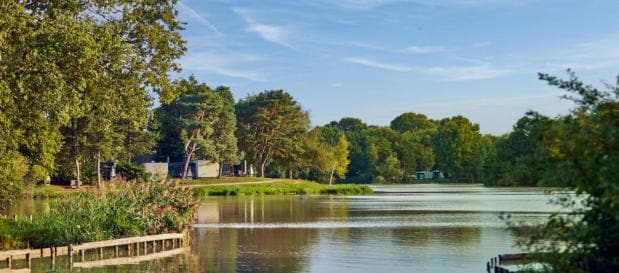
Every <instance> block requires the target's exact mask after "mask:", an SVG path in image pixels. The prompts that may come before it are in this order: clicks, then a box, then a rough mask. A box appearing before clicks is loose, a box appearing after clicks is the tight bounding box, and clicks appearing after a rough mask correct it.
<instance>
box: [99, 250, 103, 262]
mask: <svg viewBox="0 0 619 273" xmlns="http://www.w3.org/2000/svg"><path fill="white" fill-rule="evenodd" d="M99 260H103V247H100V248H99Z"/></svg>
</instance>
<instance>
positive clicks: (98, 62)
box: [0, 0, 185, 181]
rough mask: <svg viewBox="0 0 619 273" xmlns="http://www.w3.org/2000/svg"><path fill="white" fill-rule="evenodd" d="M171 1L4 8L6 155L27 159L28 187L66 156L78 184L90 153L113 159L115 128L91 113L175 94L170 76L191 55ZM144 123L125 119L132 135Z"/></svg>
mask: <svg viewBox="0 0 619 273" xmlns="http://www.w3.org/2000/svg"><path fill="white" fill-rule="evenodd" d="M175 3H176V1H174V0H169V1H165V0H164V1H156V2H149V3H143V2H141V1H118V0H113V1H3V2H2V3H0V97H2V100H3V101H2V103H1V104H0V105H1V106H0V108H1V109H0V124H2V126H3V128H2V130H3V131H4V130H6V131H8V132H11V134H12V139H13V140H12V141H10V143H6V144H7V145H6V147H4V149H7V152H8V153H11V154H12V153H14V152H18V153H20V154H21V155H23V156H24V157H25V158H26V160H27V164H26V166H22V168H24V167H25V168H28V169H29V170H28V176H27V178H28V180H31V181H37V180H42V179H43V178H44V177H45V176H47V175H48V174H50V173H54V172H55V170H56V168H57V162H58V160H57V158H56V156H57V155H58V153H59V152H60V151H61V149H62V150H65V151H67V153H66V155H67V156H69V157H71V158H64V159H63V160H61V161H64V162H69V163H70V162H75V168H74V169H75V172H76V174H75V176H76V178H77V179H78V180H79V179H80V174H79V170H77V169H78V168H77V167H79V166H80V165H81V162H82V160H87V157H88V159H90V160H92V157H93V153H92V152H91V151H93V150H94V151H97V152H96V153H94V154H96V155H100V154H102V153H108V152H109V153H110V154H113V153H114V154H115V153H117V152H116V151H114V150H116V147H118V146H115V145H112V144H110V143H117V142H119V141H117V140H118V139H123V136H122V135H120V136H117V135H116V133H117V132H115V131H114V130H115V129H113V127H114V125H110V124H114V122H116V120H111V119H109V118H108V117H107V116H106V115H100V114H99V115H98V114H95V113H94V112H96V113H105V111H106V110H109V109H112V110H115V111H112V112H110V113H109V114H110V115H114V114H116V113H118V112H119V109H120V108H123V107H124V108H129V109H135V108H134V107H132V106H134V105H128V104H129V103H130V102H129V101H122V102H121V103H119V104H117V105H115V106H114V105H113V101H115V100H116V98H115V97H116V96H118V95H119V94H121V95H126V96H125V97H126V98H133V97H135V96H136V94H141V95H144V94H147V92H146V90H147V89H151V90H155V91H156V92H157V93H158V94H159V96H160V97H161V99H162V100H163V101H169V100H170V99H171V98H172V97H174V96H175V94H176V92H175V90H174V89H173V88H170V80H169V76H168V72H170V71H173V70H178V69H179V67H178V65H177V64H176V63H175V60H176V59H178V58H179V57H180V56H181V55H182V54H183V52H184V51H185V47H184V41H183V40H182V39H181V36H180V33H179V30H180V29H181V24H180V23H179V22H178V21H177V19H176V12H175V10H174V5H175ZM138 97H141V96H140V95H138ZM127 106H129V107H127ZM136 107H137V108H139V107H138V106H136ZM93 110H94V111H93ZM121 110H122V109H121ZM121 112H122V111H121ZM106 114H107V113H106ZM142 116H143V115H141V114H138V115H131V114H127V115H126V117H130V118H131V119H130V120H131V122H130V124H132V125H135V126H132V128H137V127H141V126H142V125H143V124H144V121H143V120H137V121H136V119H139V118H141V117H142ZM134 118H135V119H134ZM65 129H66V130H65ZM77 130H79V131H80V132H77ZM82 130H84V132H82ZM68 131H71V132H70V133H71V134H68V135H67V134H63V132H65V133H66V132H68ZM86 131H87V132H86ZM99 133H104V134H103V135H101V134H99ZM93 137H94V138H93ZM64 143H66V144H64ZM63 145H65V147H63ZM67 145H69V146H71V145H72V146H71V147H67ZM121 147H122V145H121ZM75 159H77V160H75ZM7 166H8V165H7ZM11 166H15V165H11ZM66 168H67V169H70V168H71V167H68V166H66Z"/></svg>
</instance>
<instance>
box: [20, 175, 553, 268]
mask: <svg viewBox="0 0 619 273" xmlns="http://www.w3.org/2000/svg"><path fill="white" fill-rule="evenodd" d="M374 189H375V191H376V193H375V194H373V195H365V196H253V197H251V196H250V197H212V198H209V199H208V200H206V201H204V202H203V203H202V205H201V206H200V208H199V210H198V215H197V221H196V224H195V225H194V227H193V230H192V245H191V247H190V248H188V249H187V250H186V251H185V252H184V253H181V254H176V255H173V256H170V257H168V258H163V259H159V260H154V261H149V262H142V263H140V264H134V265H123V266H109V267H104V268H97V269H89V270H86V269H81V270H80V272H119V271H131V272H419V273H426V272H428V273H429V272H485V263H486V261H487V260H488V259H489V258H490V257H493V256H496V255H497V254H503V253H513V252H519V251H520V250H519V249H517V248H516V247H514V241H515V237H514V235H513V234H512V233H511V232H510V231H508V230H507V229H506V228H505V227H506V224H505V221H504V220H501V219H500V216H501V215H502V214H503V213H509V214H510V215H511V216H512V220H514V221H517V222H522V223H526V224H535V223H541V222H543V221H544V219H545V218H546V217H547V216H548V215H549V214H550V213H552V212H554V211H557V210H558V208H557V207H555V206H553V205H551V204H549V203H548V202H549V200H550V199H551V196H550V195H547V194H545V193H544V192H543V191H542V190H540V189H536V188H486V187H483V186H480V185H446V184H418V185H385V186H374ZM24 207H25V208H24ZM40 208H43V209H46V207H45V206H44V205H40V204H36V202H35V204H31V203H26V204H24V205H23V206H16V207H15V210H16V212H18V213H23V214H27V213H28V212H29V210H34V211H36V210H38V209H40ZM44 262H47V261H37V260H35V270H33V271H34V272H44V270H45V269H46V268H48V266H47V265H45V263H44ZM59 264H63V263H62V262H61V261H59ZM60 271H63V270H62V268H60Z"/></svg>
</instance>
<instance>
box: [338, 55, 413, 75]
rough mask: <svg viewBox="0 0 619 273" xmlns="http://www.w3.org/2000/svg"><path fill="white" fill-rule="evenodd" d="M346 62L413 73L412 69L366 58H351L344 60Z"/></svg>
mask: <svg viewBox="0 0 619 273" xmlns="http://www.w3.org/2000/svg"><path fill="white" fill-rule="evenodd" d="M344 61H345V62H347V63H352V64H358V65H363V66H367V67H372V68H378V69H382V70H389V71H396V72H411V71H413V68H412V67H408V66H404V65H399V64H391V63H384V62H380V61H376V60H372V59H369V58H365V57H351V58H346V59H344Z"/></svg>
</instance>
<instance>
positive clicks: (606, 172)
mask: <svg viewBox="0 0 619 273" xmlns="http://www.w3.org/2000/svg"><path fill="white" fill-rule="evenodd" d="M569 76H570V77H569V79H567V80H563V79H559V78H556V77H553V76H549V75H546V74H540V79H542V80H544V81H547V82H548V83H549V84H550V85H552V86H556V87H558V88H561V89H564V90H566V91H568V92H571V93H573V95H569V96H566V97H567V98H569V99H571V100H573V101H574V102H575V103H576V104H577V106H578V107H577V108H575V109H573V110H572V111H571V112H570V113H569V114H568V115H565V116H561V117H559V118H557V119H555V120H554V121H553V122H552V123H551V124H550V125H548V126H547V127H545V129H544V130H543V131H542V135H543V137H542V139H543V144H544V145H546V146H547V147H550V148H551V149H549V150H550V151H549V152H548V153H547V156H546V158H545V160H543V161H542V162H543V164H544V167H545V168H546V169H548V170H549V174H548V175H543V176H542V177H541V179H542V181H543V182H544V183H547V184H559V185H567V186H568V187H569V188H571V189H574V190H575V192H576V194H577V196H574V195H566V196H563V197H562V198H559V199H558V200H556V202H557V203H559V204H560V205H562V206H563V207H565V208H568V209H570V211H571V212H570V213H568V214H560V213H558V214H554V215H553V216H551V217H550V220H549V221H548V223H547V224H546V225H545V226H544V227H543V228H542V229H541V230H538V231H537V232H535V233H532V234H531V237H530V238H529V240H527V241H525V242H523V243H524V245H525V246H527V247H528V248H529V249H530V250H531V251H533V252H534V253H537V255H536V257H535V258H536V259H538V260H539V261H541V262H543V263H544V264H545V265H547V266H546V267H545V268H544V271H547V272H578V273H581V272H582V273H584V272H619V256H617V253H619V198H618V196H619V179H618V177H619V78H618V81H617V83H616V85H607V88H608V89H609V90H608V91H602V90H599V89H597V88H594V87H592V86H589V85H585V84H584V83H583V82H581V81H580V80H579V79H578V78H577V77H576V76H575V75H574V74H573V73H571V72H570V75H569Z"/></svg>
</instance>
